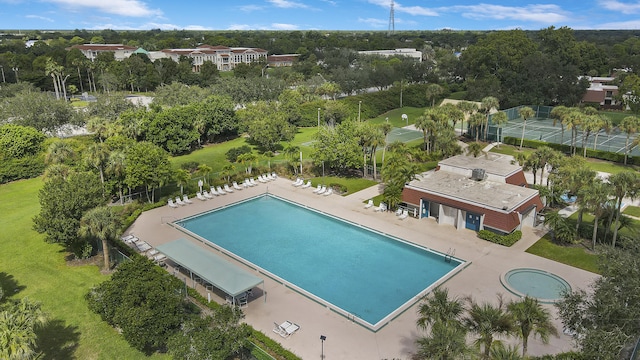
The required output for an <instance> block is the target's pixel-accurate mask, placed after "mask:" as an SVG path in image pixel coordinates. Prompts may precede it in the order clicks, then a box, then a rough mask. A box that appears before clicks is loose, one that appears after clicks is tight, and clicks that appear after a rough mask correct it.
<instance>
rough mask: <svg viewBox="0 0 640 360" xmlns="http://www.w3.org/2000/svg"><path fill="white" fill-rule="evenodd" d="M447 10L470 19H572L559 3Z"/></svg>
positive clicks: (553, 20)
mask: <svg viewBox="0 0 640 360" xmlns="http://www.w3.org/2000/svg"><path fill="white" fill-rule="evenodd" d="M441 9H442V10H445V11H450V12H457V13H460V14H461V15H462V16H464V17H466V18H468V19H474V20H491V19H494V20H506V19H509V20H518V21H533V22H539V23H549V24H553V23H558V22H563V21H567V20H570V18H569V17H568V16H567V15H566V12H565V11H563V10H562V9H561V8H560V7H559V6H557V5H552V4H548V5H526V6H502V5H491V4H478V5H468V6H465V5H461V6H452V7H449V8H441Z"/></svg>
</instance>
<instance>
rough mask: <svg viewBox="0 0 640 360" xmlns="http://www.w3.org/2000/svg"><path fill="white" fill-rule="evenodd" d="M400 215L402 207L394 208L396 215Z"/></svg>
mask: <svg viewBox="0 0 640 360" xmlns="http://www.w3.org/2000/svg"><path fill="white" fill-rule="evenodd" d="M400 215H402V209H401V208H398V210H396V216H400Z"/></svg>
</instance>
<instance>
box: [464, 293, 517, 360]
mask: <svg viewBox="0 0 640 360" xmlns="http://www.w3.org/2000/svg"><path fill="white" fill-rule="evenodd" d="M464 322H465V324H466V326H467V329H469V331H470V332H471V333H473V334H476V335H477V336H478V337H477V339H476V340H475V344H476V346H478V347H484V352H483V355H482V358H483V359H485V360H486V359H489V354H490V353H491V345H492V344H493V340H494V338H495V337H497V336H506V335H509V334H511V333H512V332H513V330H514V326H513V320H512V318H511V315H510V314H509V313H508V312H507V311H506V309H505V306H504V303H503V301H502V297H500V296H499V297H498V306H493V305H492V304H490V303H482V304H478V303H476V302H475V301H473V300H471V299H470V300H469V310H468V312H467V317H466V318H465V319H464Z"/></svg>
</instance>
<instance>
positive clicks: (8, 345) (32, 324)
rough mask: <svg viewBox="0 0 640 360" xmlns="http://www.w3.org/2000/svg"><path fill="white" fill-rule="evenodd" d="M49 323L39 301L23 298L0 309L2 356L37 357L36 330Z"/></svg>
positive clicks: (17, 357) (0, 355)
mask: <svg viewBox="0 0 640 360" xmlns="http://www.w3.org/2000/svg"><path fill="white" fill-rule="evenodd" d="M46 323H47V315H46V314H45V313H44V312H43V311H42V309H41V308H40V304H39V303H35V302H32V301H30V300H29V299H28V298H22V299H21V300H19V301H16V302H15V303H12V304H9V305H6V306H4V308H3V309H2V311H0V358H1V359H8V360H13V359H16V360H18V359H20V360H23V359H36V358H38V357H39V355H40V354H38V353H36V351H35V347H36V341H37V340H38V335H37V333H36V330H38V328H39V327H41V326H43V325H45V324H46Z"/></svg>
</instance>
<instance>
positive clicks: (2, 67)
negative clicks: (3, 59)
mask: <svg viewBox="0 0 640 360" xmlns="http://www.w3.org/2000/svg"><path fill="white" fill-rule="evenodd" d="M0 70H2V82H3V83H6V82H7V80H6V79H5V78H4V66H2V65H0Z"/></svg>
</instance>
